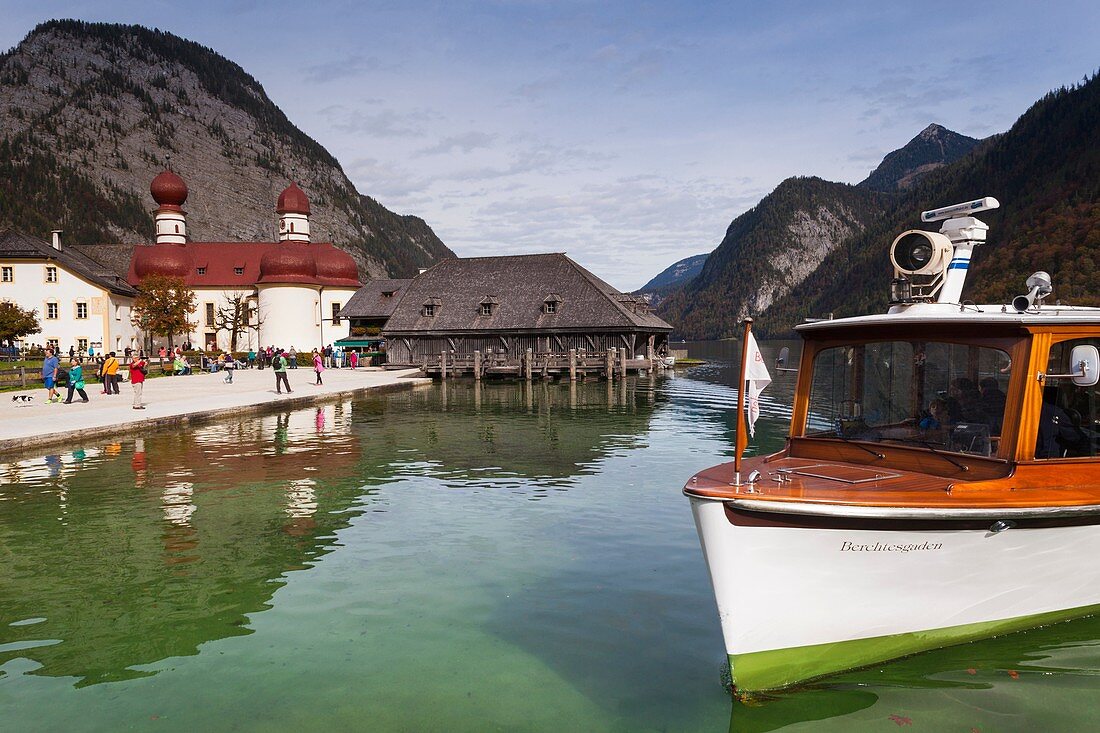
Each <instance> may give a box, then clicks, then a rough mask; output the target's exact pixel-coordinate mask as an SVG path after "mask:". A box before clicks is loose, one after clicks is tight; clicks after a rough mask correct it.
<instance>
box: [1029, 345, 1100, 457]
mask: <svg viewBox="0 0 1100 733" xmlns="http://www.w3.org/2000/svg"><path fill="white" fill-rule="evenodd" d="M1082 344H1091V345H1093V346H1096V347H1100V339H1095V338H1092V339H1075V340H1073V341H1061V342H1059V343H1056V344H1054V345H1053V346H1051V347H1050V359H1049V360H1048V362H1047V373H1048V374H1069V373H1070V372H1072V371H1073V370H1074V365H1073V364H1070V352H1072V351H1073V347H1074V346H1079V345H1082ZM1098 448H1100V385H1096V386H1093V387H1078V386H1077V385H1076V384H1074V383H1073V380H1071V379H1050V380H1047V382H1046V385H1045V386H1044V387H1043V407H1042V410H1041V411H1040V413H1039V428H1038V434H1037V435H1036V436H1035V457H1036V458H1083V457H1091V456H1096V455H1098V454H1100V451H1098Z"/></svg>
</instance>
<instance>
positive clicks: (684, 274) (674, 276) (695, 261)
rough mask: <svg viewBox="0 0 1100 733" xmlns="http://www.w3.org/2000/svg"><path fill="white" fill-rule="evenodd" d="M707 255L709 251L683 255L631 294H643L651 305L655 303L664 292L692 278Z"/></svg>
mask: <svg viewBox="0 0 1100 733" xmlns="http://www.w3.org/2000/svg"><path fill="white" fill-rule="evenodd" d="M708 257H710V254H709V253H707V254H701V255H694V256H692V257H685V258H684V259H682V260H680V261H679V262H675V263H673V264H671V265H669V266H668V267H666V268H665V269H664V270H661V272H660V273H659V274H658V275H657V276H656V277H655V278H653V279H652V280H650V281H649V282H647V283H646V284H645V285H643V286H642V287H640V288H638V289H637V290H635V291H634V293H633V294H634V295H642V296H645V297H647V298H649V302H650V304H651V305H657V304H658V303H660V302H661V299H662V298H663V297H664V295H665V294H666V293H668V292H669V291H671V290H673V289H675V288H678V287H680V286H682V285H684V284H685V283H687V282H690V281H691V280H694V279H695V277H696V276H697V275H698V274H699V273H700V272H702V271H703V265H704V264H705V263H706V261H707V258H708Z"/></svg>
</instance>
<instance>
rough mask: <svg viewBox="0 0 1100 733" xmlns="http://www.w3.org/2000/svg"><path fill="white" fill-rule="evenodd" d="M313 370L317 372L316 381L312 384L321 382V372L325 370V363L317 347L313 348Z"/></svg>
mask: <svg viewBox="0 0 1100 733" xmlns="http://www.w3.org/2000/svg"><path fill="white" fill-rule="evenodd" d="M313 371H315V372H317V381H316V382H314V384H321V372H323V371H325V364H324V360H323V358H322V357H321V355H320V354H319V353H317V349H314V350H313Z"/></svg>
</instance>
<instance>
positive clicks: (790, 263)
mask: <svg viewBox="0 0 1100 733" xmlns="http://www.w3.org/2000/svg"><path fill="white" fill-rule="evenodd" d="M887 201H888V196H887V195H886V194H883V193H880V192H878V191H873V190H871V189H868V188H859V187H856V186H849V185H847V184H844V183H833V182H831V181H825V180H822V179H820V178H788V179H787V180H785V181H783V182H782V183H781V184H779V186H777V187H776V189H775V190H774V191H772V192H771V193H770V194H768V195H767V196H765V197H764V198H763V199H762V200H761V201H760V203H759V204H757V205H756V206H754V207H753V208H752V209H750V210H749V211H746V212H745V213H744V214H742V215H741V216H739V217H737V218H736V219H734V220H733V223H731V224H730V226H729V228H728V229H727V230H726V236H725V238H724V239H723V240H722V242H721V244H719V245H718V248H717V249H715V250H714V252H712V253H711V254H710V255H709V256H708V257H707V260H706V263H705V264H704V265H703V269H702V271H701V272H700V273H699V275H698V276H697V277H696V278H695V279H693V280H691V281H690V282H688V283H686V284H685V285H684V286H683V287H680V288H678V289H676V290H674V291H673V292H671V293H670V294H669V295H668V296H667V297H666V298H665V299H664V300H662V301H661V303H660V304H659V305H658V307H657V312H658V314H659V315H660V316H661V317H662V318H664V319H665V320H667V321H669V322H670V323H672V324H673V326H675V328H676V333H677V334H679V335H681V336H683V337H685V338H691V339H708V338H725V337H729V336H733V335H734V334H735V332H736V329H737V323H738V322H739V321H740V320H742V319H743V318H744V317H745V316H746V315H753V316H756V315H758V314H761V313H764V312H766V311H767V310H768V309H769V308H770V307H771V305H772V304H773V303H774V302H775V301H777V300H779V299H781V298H783V297H784V296H786V295H787V293H789V292H790V291H791V289H792V288H794V287H797V286H798V285H799V284H801V283H802V282H803V281H804V280H805V279H806V278H807V277H808V276H810V275H811V274H812V273H813V272H814V271H815V270H816V268H817V266H818V264H819V263H820V262H821V261H822V260H823V259H825V258H827V257H828V256H829V255H830V254H837V250H838V248H841V247H842V245H843V244H844V243H845V242H847V241H849V240H851V239H852V238H853V237H854V236H856V235H858V234H860V233H862V232H863V231H864V230H865V229H866V228H867V226H868V225H869V224H870V223H871V222H873V221H874V220H875V219H876V218H877V217H878V216H880V215H881V213H882V211H883V209H884V207H885V205H886V204H887ZM839 254H840V255H843V254H844V253H843V252H841V253H839Z"/></svg>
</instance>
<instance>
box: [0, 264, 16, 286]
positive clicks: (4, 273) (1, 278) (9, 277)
mask: <svg viewBox="0 0 1100 733" xmlns="http://www.w3.org/2000/svg"><path fill="white" fill-rule="evenodd" d="M0 282H6V283H10V282H15V268H14V267H4V268H0Z"/></svg>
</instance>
